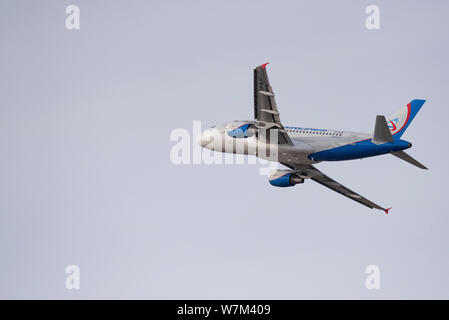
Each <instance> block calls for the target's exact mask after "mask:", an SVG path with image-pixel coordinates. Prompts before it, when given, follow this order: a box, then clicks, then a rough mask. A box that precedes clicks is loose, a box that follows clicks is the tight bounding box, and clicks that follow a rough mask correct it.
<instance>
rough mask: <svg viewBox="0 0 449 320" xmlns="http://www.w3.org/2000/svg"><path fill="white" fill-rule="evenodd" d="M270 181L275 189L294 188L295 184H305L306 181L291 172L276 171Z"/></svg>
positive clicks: (269, 178)
mask: <svg viewBox="0 0 449 320" xmlns="http://www.w3.org/2000/svg"><path fill="white" fill-rule="evenodd" d="M268 180H269V182H270V184H271V185H272V186H275V187H293V186H294V185H295V184H298V183H303V182H304V179H303V178H301V177H300V176H298V175H297V174H296V173H295V172H294V171H291V170H276V171H275V172H273V173H272V174H271V175H270V176H269V177H268Z"/></svg>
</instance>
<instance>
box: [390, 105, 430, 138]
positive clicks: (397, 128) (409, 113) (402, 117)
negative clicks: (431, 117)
mask: <svg viewBox="0 0 449 320" xmlns="http://www.w3.org/2000/svg"><path fill="white" fill-rule="evenodd" d="M424 102H426V100H420V99H415V100H413V101H411V102H410V103H409V104H407V106H406V107H404V108H402V109H401V110H399V111H398V112H397V113H396V114H395V115H394V116H392V117H391V118H390V119H389V121H388V127H389V128H390V132H391V134H392V135H393V139H394V140H399V139H400V138H401V136H402V135H403V134H404V132H405V130H407V128H408V126H409V125H410V123H411V122H412V121H413V119H414V118H415V116H416V114H417V113H418V111H419V110H420V109H421V107H422V106H423V104H424Z"/></svg>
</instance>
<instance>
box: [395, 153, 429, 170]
mask: <svg viewBox="0 0 449 320" xmlns="http://www.w3.org/2000/svg"><path fill="white" fill-rule="evenodd" d="M391 154H392V155H394V156H396V157H398V158H399V159H402V160H404V161H407V162H408V163H411V164H413V165H414V166H417V167H418V168H421V169H427V168H426V167H425V166H424V165H422V164H421V163H419V162H418V161H417V160H415V159H413V158H412V157H411V156H409V155H408V154H407V153H405V152H404V151H402V150H401V151H393V152H392V153H391Z"/></svg>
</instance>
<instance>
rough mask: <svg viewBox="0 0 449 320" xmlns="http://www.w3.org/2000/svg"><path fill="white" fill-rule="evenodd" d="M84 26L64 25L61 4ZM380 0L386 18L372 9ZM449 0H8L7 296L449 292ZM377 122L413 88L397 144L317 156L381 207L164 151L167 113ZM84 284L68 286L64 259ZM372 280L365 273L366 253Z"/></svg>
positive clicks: (178, 118) (4, 144) (4, 131)
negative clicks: (374, 269) (265, 72)
mask: <svg viewBox="0 0 449 320" xmlns="http://www.w3.org/2000/svg"><path fill="white" fill-rule="evenodd" d="M69 4H76V5H78V6H79V7H80V10H81V30H79V31H68V30H67V29H66V28H65V18H66V14H65V7H66V6H67V5H69ZM368 4H377V5H378V6H379V8H380V15H381V29H380V30H377V31H368V30H367V29H366V28H365V25H364V23H365V22H364V21H365V18H366V14H365V8H366V6H367V5H368ZM448 11H449V3H448V2H447V1H433V2H432V4H427V5H426V4H425V3H424V2H422V1H407V2H400V1H338V2H337V1H307V2H299V1H260V0H259V1H226V2H224V1H189V2H186V1H80V0H77V1H7V0H3V1H1V2H0V44H1V45H0V48H1V50H0V71H1V77H0V101H1V103H0V150H1V155H2V157H1V160H0V197H1V198H0V256H1V269H0V297H1V298H63V299H72V298H74V299H78V298H192V299H193V298H253V299H258V298H265V299H271V298H273V299H277V298H286V299H297V298H362V299H371V298H445V299H447V298H449V293H448V288H449V273H448V270H449V257H448V252H449V250H448V249H449V248H448V246H449V244H448V242H449V235H448V232H447V230H448V224H449V216H448V201H447V191H446V190H447V181H448V178H449V177H448V173H447V172H448V171H447V159H448V156H449V154H448V149H447V147H446V139H447V135H448V133H447V129H446V125H445V124H446V122H447V118H448V116H449V112H448V108H447V103H448V97H447V92H448V85H449V68H448V63H447V57H448V56H449V45H448V39H449V25H448V24H449V22H448V21H447V12H448ZM266 61H270V65H269V75H270V80H271V83H272V85H273V88H274V90H275V92H276V94H277V103H278V107H279V110H280V112H281V119H282V121H283V123H284V124H285V125H298V126H307V127H318V128H333V129H343V130H354V131H361V132H370V131H372V130H373V128H374V121H375V116H376V115H377V114H386V115H390V114H393V113H395V112H396V111H397V110H398V109H399V108H400V107H402V106H404V105H405V104H407V103H408V102H409V101H410V100H412V99H414V98H422V99H426V100H427V102H426V104H425V105H424V107H423V108H422V110H421V111H420V113H419V114H418V115H417V117H416V118H415V120H414V122H413V123H412V125H411V126H410V127H409V129H408V130H407V132H406V133H405V135H404V139H406V140H409V141H411V142H412V143H413V148H412V149H411V150H409V153H410V154H411V155H412V156H413V157H415V158H416V159H418V160H419V161H421V162H422V163H423V164H425V165H426V166H428V167H429V168H430V170H428V171H424V170H419V169H417V168H415V167H413V166H411V165H409V164H407V163H405V162H403V161H401V160H399V159H397V158H395V157H392V156H382V157H377V158H372V159H366V160H363V161H358V160H357V161H347V162H339V163H338V162H335V163H322V164H319V165H318V168H319V169H320V170H323V171H324V172H325V173H327V174H328V175H329V176H331V177H333V178H334V179H336V180H338V181H340V182H341V183H343V184H345V185H346V186H348V187H350V188H352V189H354V190H356V191H358V192H360V193H361V194H362V195H364V196H366V197H367V198H369V199H370V200H373V201H374V202H377V203H379V204H381V205H385V206H393V209H392V210H391V211H390V214H389V215H388V216H386V215H382V214H379V213H378V212H375V211H374V210H370V209H367V208H365V207H363V206H361V205H359V204H357V203H355V202H353V201H350V200H348V199H346V198H344V197H342V196H340V195H339V194H337V193H334V192H331V191H330V190H328V189H326V188H323V187H322V186H320V185H317V184H314V183H313V182H306V183H305V184H303V185H299V186H296V187H294V188H285V189H279V188H274V187H272V186H270V185H269V183H268V181H267V178H266V177H265V176H260V175H259V174H258V168H259V167H258V166H256V165H232V166H219V165H212V166H206V165H182V166H175V165H173V164H172V163H171V162H170V159H169V151H170V149H171V147H172V146H173V145H174V143H172V142H170V141H169V134H170V132H171V131H172V130H173V129H175V128H186V129H190V128H191V126H192V120H202V121H203V124H204V125H205V126H208V125H212V124H214V123H222V122H226V121H228V120H233V119H251V118H252V116H253V114H252V112H253V105H252V103H253V101H252V98H253V97H252V68H253V67H255V66H257V65H259V64H261V63H264V62H266ZM69 264H76V265H79V266H80V268H81V289H80V290H79V291H73V290H72V291H69V290H67V289H66V288H65V285H64V283H65V278H66V274H65V273H64V270H65V267H66V266H67V265H69ZM369 264H375V265H378V266H379V267H380V271H381V289H380V290H377V291H376V290H372V291H370V290H367V289H366V288H365V286H364V281H365V278H366V275H365V274H364V271H365V267H366V266H367V265H369Z"/></svg>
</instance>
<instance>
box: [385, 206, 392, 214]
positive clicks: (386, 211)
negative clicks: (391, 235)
mask: <svg viewBox="0 0 449 320" xmlns="http://www.w3.org/2000/svg"><path fill="white" fill-rule="evenodd" d="M391 208H393V207H389V208H388V209H385V210H384V211H385V213H386V214H388V211H390V209H391Z"/></svg>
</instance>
